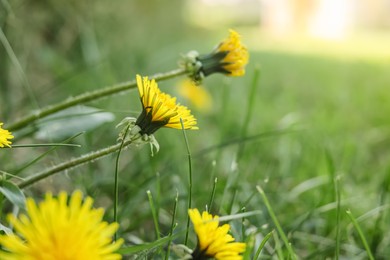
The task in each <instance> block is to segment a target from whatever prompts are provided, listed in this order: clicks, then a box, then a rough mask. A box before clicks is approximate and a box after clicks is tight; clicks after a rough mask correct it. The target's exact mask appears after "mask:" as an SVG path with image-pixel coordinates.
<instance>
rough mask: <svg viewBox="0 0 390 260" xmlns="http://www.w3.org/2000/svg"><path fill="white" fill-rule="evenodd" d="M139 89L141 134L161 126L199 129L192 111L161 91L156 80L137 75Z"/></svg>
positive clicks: (139, 124)
mask: <svg viewBox="0 0 390 260" xmlns="http://www.w3.org/2000/svg"><path fill="white" fill-rule="evenodd" d="M137 85H138V91H139V94H140V97H141V103H142V106H143V108H142V112H141V115H140V116H139V117H138V118H137V121H136V122H135V124H136V125H138V126H139V127H140V129H141V130H140V134H142V135H143V134H147V135H151V134H153V133H154V132H155V131H157V130H158V129H159V128H161V127H163V126H164V127H169V128H175V129H182V126H181V122H180V119H181V120H182V121H183V125H184V129H198V127H197V126H196V119H195V117H194V116H193V115H192V114H191V111H190V110H189V109H188V108H187V107H185V106H182V105H180V104H178V103H176V98H175V97H171V96H170V95H168V94H165V93H163V92H161V90H160V89H159V88H158V85H157V83H156V82H155V81H154V80H149V79H148V78H147V77H144V78H141V76H140V75H137Z"/></svg>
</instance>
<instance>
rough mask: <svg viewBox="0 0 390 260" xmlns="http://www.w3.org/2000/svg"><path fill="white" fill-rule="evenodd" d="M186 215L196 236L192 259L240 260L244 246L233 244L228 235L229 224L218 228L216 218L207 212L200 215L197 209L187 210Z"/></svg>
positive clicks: (243, 244)
mask: <svg viewBox="0 0 390 260" xmlns="http://www.w3.org/2000/svg"><path fill="white" fill-rule="evenodd" d="M188 214H189V216H190V218H191V221H192V223H193V225H194V230H195V233H196V235H197V236H198V245H197V247H196V249H195V250H194V252H193V253H192V259H208V258H215V259H231V260H235V259H237V260H239V259H242V255H240V254H241V253H243V252H244V251H245V248H246V244H245V243H239V242H233V241H234V238H233V237H232V236H231V235H229V234H228V232H229V230H230V225H229V224H224V225H222V226H219V220H218V216H214V217H213V216H212V215H211V214H209V213H208V212H207V211H204V212H203V213H202V215H201V214H200V213H199V210H198V209H189V210H188Z"/></svg>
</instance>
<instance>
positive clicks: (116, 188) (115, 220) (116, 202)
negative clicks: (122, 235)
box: [114, 126, 130, 242]
mask: <svg viewBox="0 0 390 260" xmlns="http://www.w3.org/2000/svg"><path fill="white" fill-rule="evenodd" d="M129 128H130V126H127V128H126V131H125V134H124V136H123V139H122V141H121V146H120V147H119V152H118V155H117V156H116V161H115V175H114V222H118V215H117V212H118V201H119V199H118V198H119V191H118V190H119V188H118V172H119V170H118V168H119V156H120V155H121V151H122V148H123V145H124V143H125V137H126V136H127V132H128V131H129ZM116 238H117V232H115V234H114V242H116Z"/></svg>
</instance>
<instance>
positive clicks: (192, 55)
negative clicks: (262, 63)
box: [183, 30, 249, 82]
mask: <svg viewBox="0 0 390 260" xmlns="http://www.w3.org/2000/svg"><path fill="white" fill-rule="evenodd" d="M184 59H185V60H184V64H183V66H184V67H185V69H186V70H187V72H188V73H189V76H190V78H192V79H193V80H194V81H195V82H201V81H202V79H203V78H204V77H207V76H208V75H210V74H212V73H224V74H227V75H228V76H242V75H244V74H245V66H246V64H247V63H248V60H249V53H248V50H247V48H246V47H245V46H244V45H243V44H242V43H241V41H240V35H239V34H238V33H237V32H236V31H234V30H230V35H229V37H228V38H227V39H226V40H224V41H223V42H221V43H220V44H219V45H218V46H217V47H216V48H215V49H214V50H213V51H212V52H211V53H210V54H206V55H200V54H199V53H198V52H197V51H190V52H189V53H188V54H187V55H186V56H185V58H184Z"/></svg>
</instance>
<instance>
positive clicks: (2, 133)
mask: <svg viewBox="0 0 390 260" xmlns="http://www.w3.org/2000/svg"><path fill="white" fill-rule="evenodd" d="M2 125H3V123H1V122H0V147H1V148H3V147H4V146H8V147H11V144H12V142H11V141H9V140H11V139H13V138H14V136H13V135H12V134H11V132H10V131H8V130H5V129H3V128H2V127H1V126H2Z"/></svg>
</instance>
